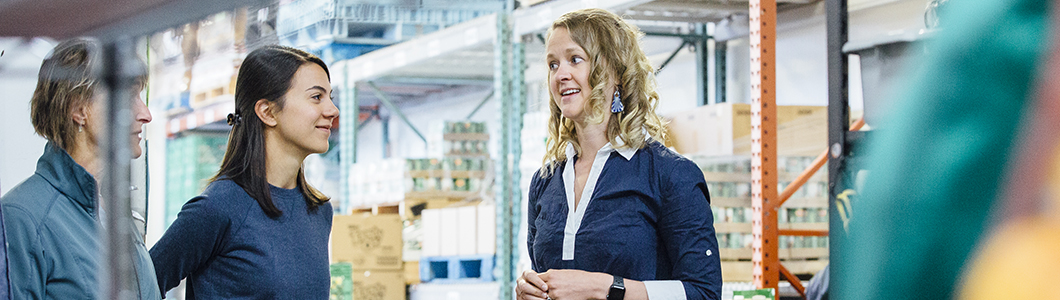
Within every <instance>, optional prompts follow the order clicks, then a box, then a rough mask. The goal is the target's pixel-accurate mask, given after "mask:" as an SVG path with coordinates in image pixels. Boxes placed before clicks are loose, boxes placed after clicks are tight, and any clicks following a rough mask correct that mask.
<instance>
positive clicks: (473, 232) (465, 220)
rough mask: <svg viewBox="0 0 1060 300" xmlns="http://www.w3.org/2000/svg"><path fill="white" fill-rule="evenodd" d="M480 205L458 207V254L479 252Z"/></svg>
mask: <svg viewBox="0 0 1060 300" xmlns="http://www.w3.org/2000/svg"><path fill="white" fill-rule="evenodd" d="M477 208H478V206H464V207H458V208H456V215H457V220H456V221H457V229H456V232H457V254H459V255H475V254H476V252H478V243H477V239H478V217H477V211H478V209H477Z"/></svg>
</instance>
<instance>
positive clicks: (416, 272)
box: [405, 261, 420, 284]
mask: <svg viewBox="0 0 1060 300" xmlns="http://www.w3.org/2000/svg"><path fill="white" fill-rule="evenodd" d="M417 283H420V262H418V261H410V262H405V284H417Z"/></svg>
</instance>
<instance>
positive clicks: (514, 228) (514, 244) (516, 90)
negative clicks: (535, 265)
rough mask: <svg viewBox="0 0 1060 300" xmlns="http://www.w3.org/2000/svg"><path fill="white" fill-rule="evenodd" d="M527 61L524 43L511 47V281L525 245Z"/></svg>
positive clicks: (509, 263)
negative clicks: (522, 166)
mask: <svg viewBox="0 0 1060 300" xmlns="http://www.w3.org/2000/svg"><path fill="white" fill-rule="evenodd" d="M525 60H526V48H525V45H524V44H522V43H513V44H512V62H511V65H512V82H511V87H512V98H511V101H510V103H511V105H509V109H510V110H511V113H510V114H509V115H508V120H509V122H508V150H509V154H508V157H509V161H511V165H510V166H509V167H508V170H509V171H510V172H511V178H510V179H509V180H508V184H509V185H510V186H511V188H510V190H511V194H510V197H511V198H510V199H511V201H509V203H510V206H511V208H510V211H511V217H509V219H508V222H506V223H507V226H510V227H511V230H510V231H509V234H510V235H511V237H510V238H509V241H511V242H510V243H509V244H508V248H509V249H510V250H509V253H510V255H509V258H508V260H509V262H508V267H509V268H510V269H511V272H512V275H511V276H512V280H515V278H516V277H517V276H518V275H517V272H518V269H516V266H517V265H518V262H519V245H520V244H522V242H520V241H519V240H518V237H519V223H520V221H522V218H523V214H522V212H523V193H522V191H521V190H520V185H521V182H522V178H521V177H522V174H521V173H520V170H519V163H520V157H521V156H522V155H523V150H522V131H523V114H525V113H526V104H525V103H526V88H525V86H524V82H525V79H524V75H525V74H524V69H525V63H524V61H525Z"/></svg>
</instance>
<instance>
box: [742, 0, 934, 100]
mask: <svg viewBox="0 0 1060 300" xmlns="http://www.w3.org/2000/svg"><path fill="white" fill-rule="evenodd" d="M852 2H858V4H857V5H855V4H854V3H851V5H850V8H851V9H854V10H853V11H851V12H850V13H849V16H848V19H849V20H848V22H849V28H848V41H851V42H857V41H866V40H876V39H880V38H882V37H885V36H887V35H897V34H903V33H908V32H916V31H919V30H921V29H923V28H924V22H923V17H924V7H925V4H926V1H921V0H897V1H895V0H863V1H852ZM777 22H778V26H777V42H776V47H777V49H776V61H777V66H776V68H777V69H776V71H777V75H776V80H777V104H779V105H827V104H828V98H827V92H828V63H827V60H826V59H827V48H826V47H827V44H826V40H825V38H826V31H825V30H826V28H825V11H824V2H823V1H822V2H819V3H817V4H814V5H808V6H805V7H801V8H798V9H792V10H787V11H783V12H781V13H780V14H779V15H778V16H777ZM728 46H729V48H728V55H727V56H728V57H727V58H728V60H727V63H728V65H727V70H728V74H726V75H727V100H728V102H736V103H748V102H750V83H749V80H750V79H749V76H750V48H749V46H748V39H747V38H740V39H735V40H730V41H729V44H728ZM855 61H856V60H855ZM851 68H852V69H854V70H860V68H857V67H856V66H852V67H851ZM859 78H860V77H852V79H851V81H854V80H858V79H859ZM852 83H853V82H852ZM859 86H860V83H857V84H852V85H851V100H855V101H856V100H858V99H860V95H854V92H855V91H858V89H857V87H859ZM852 102H854V101H852ZM855 105H856V104H855ZM853 108H854V109H857V107H853Z"/></svg>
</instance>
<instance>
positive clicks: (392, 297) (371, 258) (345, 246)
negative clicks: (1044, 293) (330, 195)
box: [331, 213, 405, 300]
mask: <svg viewBox="0 0 1060 300" xmlns="http://www.w3.org/2000/svg"><path fill="white" fill-rule="evenodd" d="M401 230H402V221H401V217H400V216H399V215H397V214H380V215H372V214H370V213H362V214H355V215H336V216H335V217H334V219H333V221H332V229H331V261H332V262H333V263H334V264H333V265H332V274H331V276H332V282H333V289H332V294H333V299H352V300H402V299H405V275H404V265H403V263H402V257H401V255H402V254H401V249H402V239H401ZM345 266H348V268H346V267H345ZM347 270H348V271H349V273H346V272H347ZM340 278H345V279H340ZM344 280H345V281H349V282H350V283H351V284H350V286H351V287H352V290H351V291H350V294H349V296H346V295H343V294H342V293H343V291H344V288H343V285H342V284H341V283H342V282H344ZM336 281H338V282H339V284H337V285H336V284H335V282H336ZM334 297H338V298H334Z"/></svg>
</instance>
